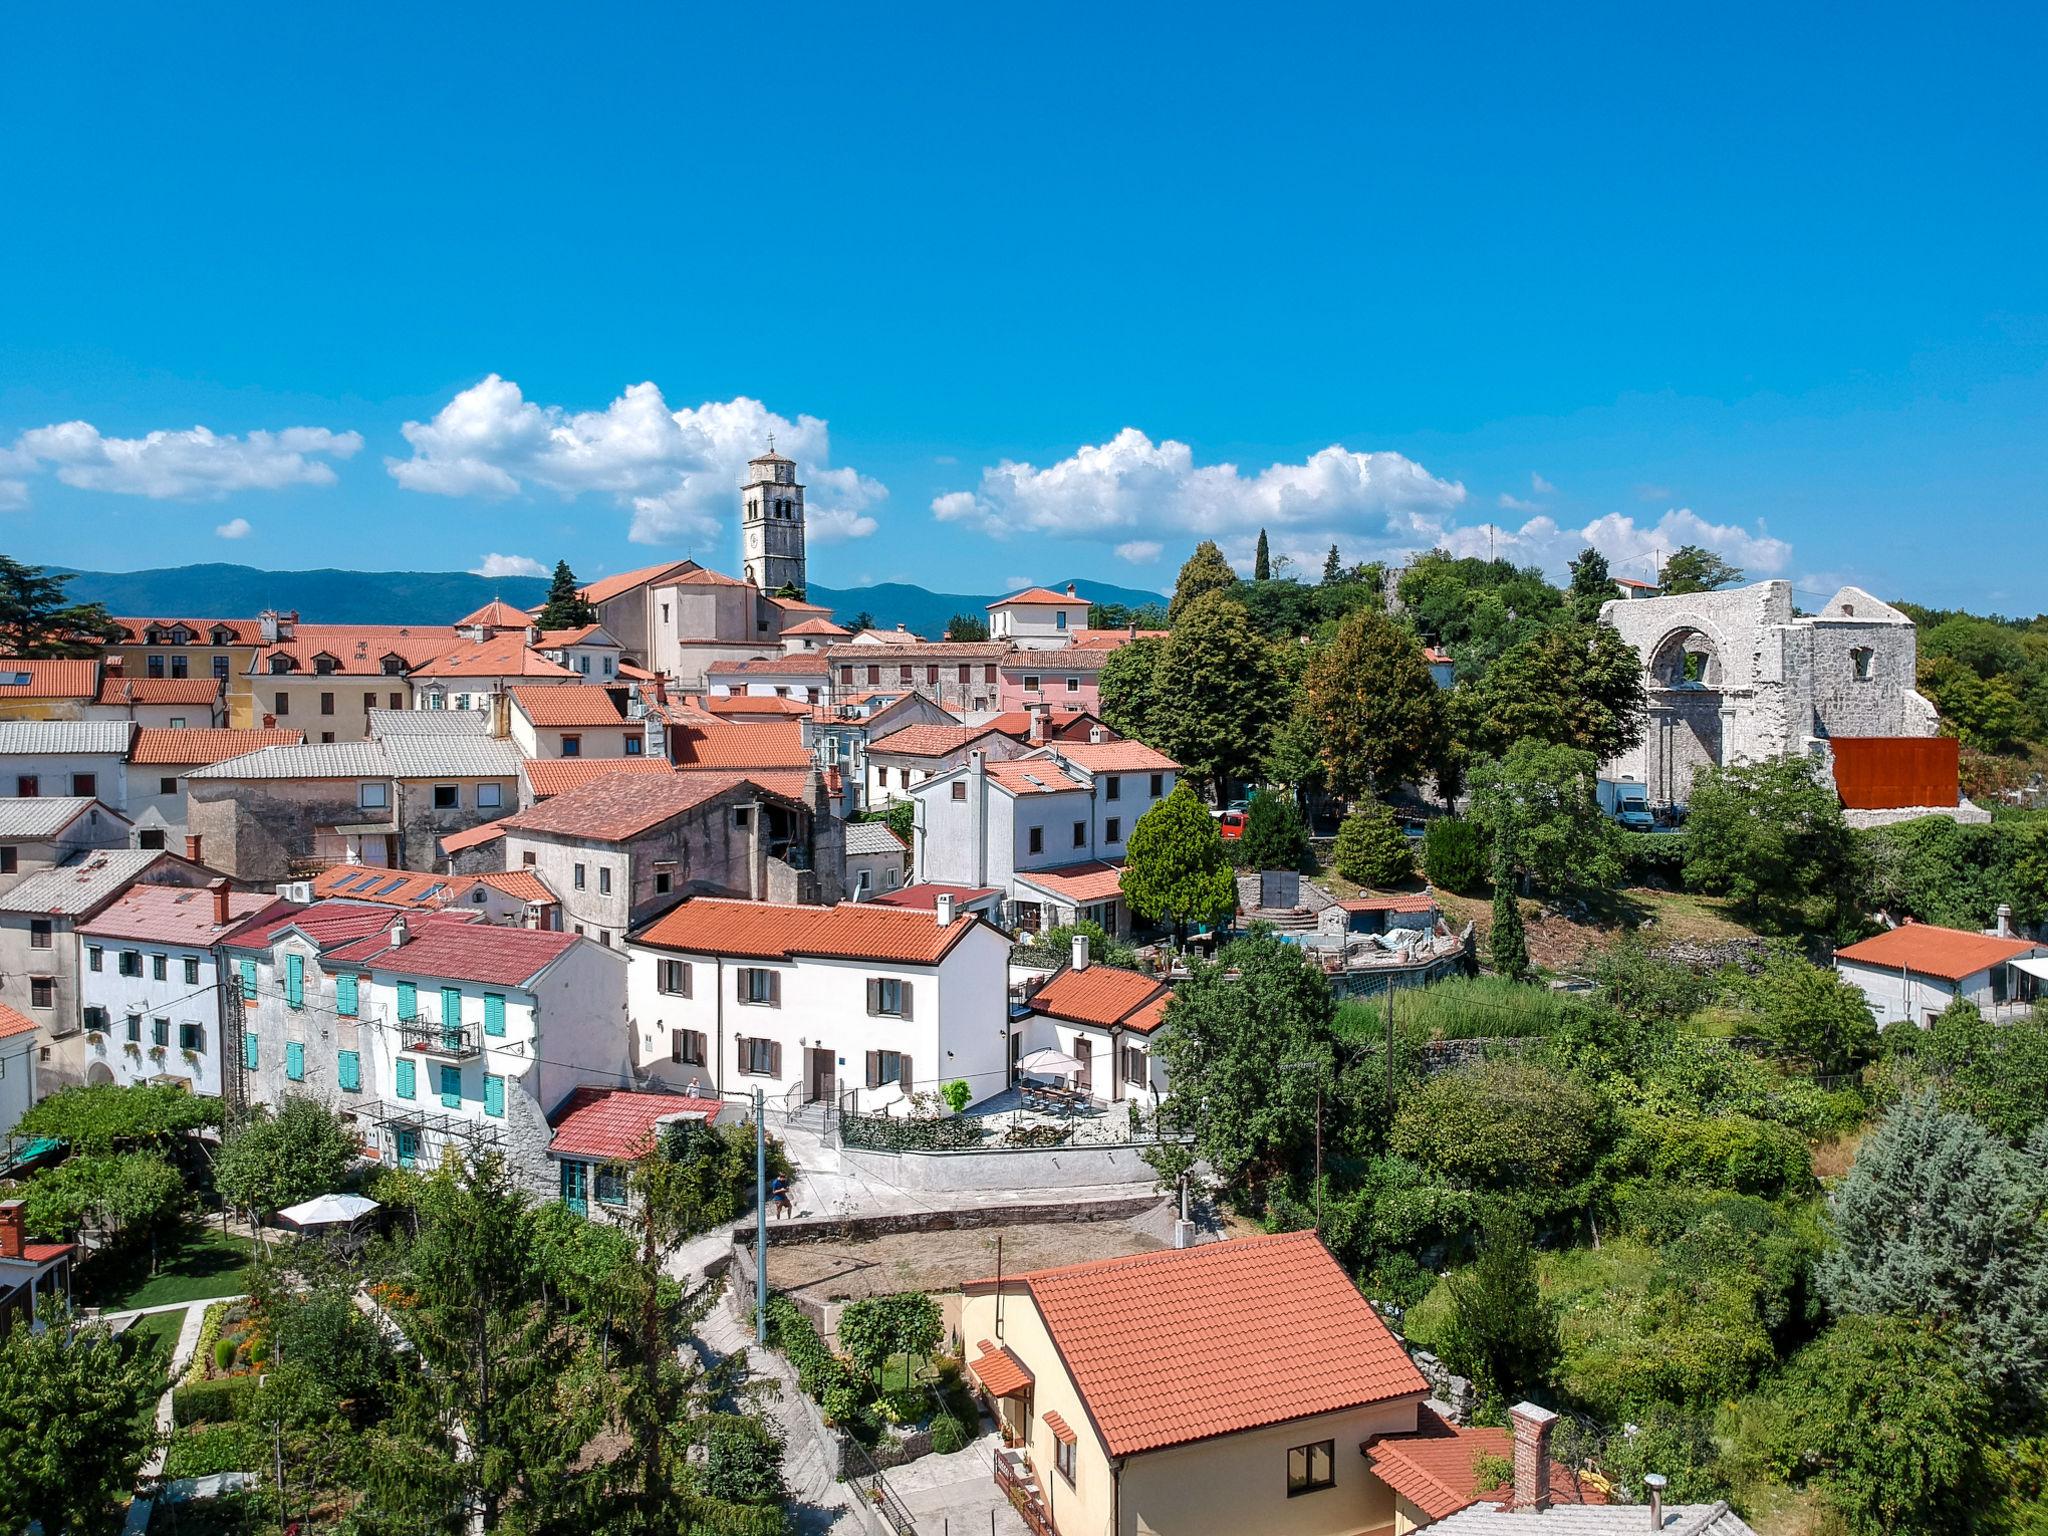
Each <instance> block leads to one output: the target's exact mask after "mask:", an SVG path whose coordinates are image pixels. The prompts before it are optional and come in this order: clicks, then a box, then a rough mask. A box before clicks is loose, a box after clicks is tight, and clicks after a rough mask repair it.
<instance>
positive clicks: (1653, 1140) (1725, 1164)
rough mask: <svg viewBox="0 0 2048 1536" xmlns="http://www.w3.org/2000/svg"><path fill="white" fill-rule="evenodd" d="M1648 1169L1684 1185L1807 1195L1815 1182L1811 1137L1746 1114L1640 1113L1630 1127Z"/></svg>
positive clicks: (1748, 1192)
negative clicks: (1809, 1147)
mask: <svg viewBox="0 0 2048 1536" xmlns="http://www.w3.org/2000/svg"><path fill="white" fill-rule="evenodd" d="M1630 1129H1631V1131H1632V1132H1633V1135H1634V1138H1635V1141H1636V1144H1637V1150H1638V1153H1639V1155H1640V1157H1641V1160H1642V1163H1643V1165H1644V1166H1645V1167H1646V1169H1647V1171H1648V1172H1650V1173H1651V1174H1653V1175H1655V1176H1656V1177H1658V1178H1661V1179H1671V1180H1673V1181H1675V1182H1677V1183H1680V1184H1704V1185H1708V1186H1711V1187H1713V1188H1717V1189H1732V1190H1736V1191H1738V1192H1740V1193H1742V1194H1745V1195H1765V1196H1775V1195H1781V1194H1805V1193H1807V1192H1808V1191H1809V1190H1811V1189H1812V1187H1813V1160H1812V1157H1811V1155H1810V1154H1809V1153H1808V1151H1807V1148H1806V1142H1805V1141H1804V1140H1803V1139H1802V1138H1801V1137H1799V1136H1798V1135H1796V1134H1794V1133H1793V1132H1791V1131H1789V1130H1787V1129H1786V1128H1785V1127H1784V1126H1782V1125H1771V1124H1769V1123H1768V1122H1766V1121H1762V1120H1752V1119H1750V1118H1749V1117H1748V1116H1747V1115H1721V1116H1718V1117H1715V1118H1712V1119H1709V1118H1706V1117H1703V1116H1690V1115H1687V1116H1677V1117H1674V1116H1669V1115H1661V1114H1650V1115H1638V1116H1635V1117H1634V1118H1633V1123H1632V1124H1631V1126H1630Z"/></svg>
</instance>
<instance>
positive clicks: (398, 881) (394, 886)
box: [377, 876, 405, 896]
mask: <svg viewBox="0 0 2048 1536" xmlns="http://www.w3.org/2000/svg"><path fill="white" fill-rule="evenodd" d="M404 884H405V880H404V878H403V877H402V876H401V877H400V878H399V879H396V880H394V881H392V882H391V883H390V884H389V885H387V886H385V887H384V889H382V890H381V891H379V892H378V893H377V894H378V895H379V896H389V895H390V894H391V893H392V892H393V891H395V890H398V889H399V888H400V887H401V886H403V885H404Z"/></svg>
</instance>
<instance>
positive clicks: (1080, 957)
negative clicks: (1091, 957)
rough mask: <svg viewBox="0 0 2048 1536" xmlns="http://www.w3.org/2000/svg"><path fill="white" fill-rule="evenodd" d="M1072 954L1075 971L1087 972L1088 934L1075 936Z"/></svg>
mask: <svg viewBox="0 0 2048 1536" xmlns="http://www.w3.org/2000/svg"><path fill="white" fill-rule="evenodd" d="M1072 954H1073V960H1074V969H1075V970H1077V971H1085V970H1087V969H1088V935H1087V934H1085V933H1077V934H1075V935H1074V938H1073V950H1072Z"/></svg>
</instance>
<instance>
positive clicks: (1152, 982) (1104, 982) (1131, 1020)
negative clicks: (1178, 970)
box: [1031, 965, 1173, 1034]
mask: <svg viewBox="0 0 2048 1536" xmlns="http://www.w3.org/2000/svg"><path fill="white" fill-rule="evenodd" d="M1172 996H1173V989H1172V988H1170V987H1169V986H1167V984H1166V983H1165V982H1163V981H1160V980H1158V979H1157V978H1155V977H1152V976H1146V975H1142V974H1140V973H1139V972H1137V971H1126V970H1122V969H1120V968H1118V967H1117V966H1113V965H1091V966H1089V967H1088V969H1087V970H1085V971H1077V970H1074V969H1073V968H1072V967H1071V966H1069V967H1064V968H1062V969H1061V970H1059V971H1056V972H1055V973H1054V974H1053V975H1052V976H1051V977H1049V978H1048V979H1047V980H1046V983H1045V985H1044V986H1042V987H1040V988H1039V989H1038V990H1037V991H1036V992H1034V993H1032V994H1031V1007H1032V1010H1033V1011H1034V1012H1036V1013H1042V1014H1044V1015H1046V1017H1048V1018H1054V1019H1065V1020H1066V1021H1067V1022H1068V1023H1070V1024H1093V1025H1095V1026H1096V1027H1097V1028H1099V1029H1108V1028H1110V1027H1111V1026H1112V1025H1123V1026H1125V1027H1127V1028H1135V1029H1136V1030H1137V1031H1138V1032H1139V1033H1140V1034H1149V1033H1151V1031H1152V1027H1153V1025H1155V1024H1156V1023H1158V1021H1159V1018H1160V1017H1161V1016H1162V1015H1163V1014H1164V1012H1165V1004H1166V1003H1167V1002H1168V1001H1169V1000H1170V999H1171V998H1172ZM1153 1004H1158V1005H1159V1006H1158V1007H1156V1008H1155V1007H1153V1006H1152V1005H1153Z"/></svg>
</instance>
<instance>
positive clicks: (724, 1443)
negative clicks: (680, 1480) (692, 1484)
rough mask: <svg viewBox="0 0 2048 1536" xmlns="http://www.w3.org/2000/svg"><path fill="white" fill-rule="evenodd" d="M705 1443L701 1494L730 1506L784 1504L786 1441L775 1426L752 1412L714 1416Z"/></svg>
mask: <svg viewBox="0 0 2048 1536" xmlns="http://www.w3.org/2000/svg"><path fill="white" fill-rule="evenodd" d="M702 1440H703V1444H704V1464H703V1468H702V1470H701V1471H700V1472H699V1473H698V1480H697V1486H698V1488H699V1490H700V1491H701V1492H703V1493H704V1494H706V1495H707V1496H709V1497H711V1498H714V1499H720V1500H723V1501H724V1502H726V1503H728V1504H757V1505H779V1504H781V1503H782V1501H783V1499H784V1498H785V1497H786V1496H787V1490H786V1489H785V1487H784V1485H783V1481H782V1455H783V1447H782V1438H781V1436H780V1435H778V1434H777V1433H776V1432H775V1428H774V1426H773V1425H771V1424H769V1423H768V1422H767V1421H766V1420H765V1419H762V1418H759V1417H757V1416H755V1415H754V1414H750V1413H719V1414H713V1415H711V1417H710V1418H709V1419H708V1420H707V1421H706V1423H705V1425H704V1429H703V1431H702Z"/></svg>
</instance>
